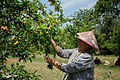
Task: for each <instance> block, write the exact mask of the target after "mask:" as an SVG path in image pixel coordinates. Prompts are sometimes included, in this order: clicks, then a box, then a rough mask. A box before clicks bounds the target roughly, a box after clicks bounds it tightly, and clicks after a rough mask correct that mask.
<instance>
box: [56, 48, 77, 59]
mask: <svg viewBox="0 0 120 80" xmlns="http://www.w3.org/2000/svg"><path fill="white" fill-rule="evenodd" d="M74 50H76V49H62V48H60V51H59V52H58V53H57V55H58V56H60V57H62V58H67V59H69V57H70V56H71V54H72V53H73V51H74Z"/></svg>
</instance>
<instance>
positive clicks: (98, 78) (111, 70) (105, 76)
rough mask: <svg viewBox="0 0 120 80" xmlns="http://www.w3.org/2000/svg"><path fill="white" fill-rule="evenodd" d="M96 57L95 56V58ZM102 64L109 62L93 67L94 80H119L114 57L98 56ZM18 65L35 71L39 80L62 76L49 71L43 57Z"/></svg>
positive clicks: (119, 69)
mask: <svg viewBox="0 0 120 80" xmlns="http://www.w3.org/2000/svg"><path fill="white" fill-rule="evenodd" d="M95 57H96V56H95ZM98 57H99V58H100V59H101V60H102V62H104V61H105V60H107V61H109V62H110V65H108V66H105V65H103V64H101V65H99V66H97V65H96V66H95V80H120V75H119V74H120V67H117V66H114V64H113V63H114V60H115V59H116V58H117V57H116V56H98ZM54 59H55V60H57V61H59V62H64V63H66V62H67V60H66V59H62V58H59V57H56V58H54ZM16 62H18V59H17V58H15V59H13V58H11V59H8V61H7V63H8V64H11V63H16ZM20 64H24V65H25V68H26V69H27V70H28V71H30V72H34V71H35V70H37V75H41V76H40V79H41V80H60V79H61V78H62V76H63V74H64V73H63V72H62V71H60V70H58V69H57V68H55V67H54V69H53V70H50V69H48V68H47V63H46V62H45V60H44V57H43V55H37V56H36V59H33V62H32V63H31V62H30V61H27V62H20Z"/></svg>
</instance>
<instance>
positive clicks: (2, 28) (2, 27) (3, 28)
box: [1, 26, 9, 31]
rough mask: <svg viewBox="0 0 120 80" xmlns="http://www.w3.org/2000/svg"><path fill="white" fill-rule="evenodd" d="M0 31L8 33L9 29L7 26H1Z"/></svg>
mask: <svg viewBox="0 0 120 80" xmlns="http://www.w3.org/2000/svg"><path fill="white" fill-rule="evenodd" d="M1 30H3V31H8V30H9V29H8V27H7V26H5V27H4V26H1Z"/></svg>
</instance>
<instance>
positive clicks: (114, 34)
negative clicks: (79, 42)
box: [95, 0, 120, 54]
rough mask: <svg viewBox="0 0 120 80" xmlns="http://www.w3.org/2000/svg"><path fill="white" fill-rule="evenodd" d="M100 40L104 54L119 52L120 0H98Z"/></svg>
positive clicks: (97, 16) (96, 10)
mask: <svg viewBox="0 0 120 80" xmlns="http://www.w3.org/2000/svg"><path fill="white" fill-rule="evenodd" d="M95 18H96V21H97V23H98V25H99V26H98V27H97V29H98V40H99V44H100V48H101V53H103V54H119V52H118V51H119V46H118V45H120V43H119V35H120V34H119V32H120V31H119V30H120V29H119V25H120V24H119V21H120V1H119V0H98V2H97V4H96V5H95Z"/></svg>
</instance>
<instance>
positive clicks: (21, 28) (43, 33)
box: [0, 0, 64, 66]
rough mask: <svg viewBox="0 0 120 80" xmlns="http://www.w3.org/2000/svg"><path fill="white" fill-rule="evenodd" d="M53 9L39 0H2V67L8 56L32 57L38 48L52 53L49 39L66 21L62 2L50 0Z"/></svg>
mask: <svg viewBox="0 0 120 80" xmlns="http://www.w3.org/2000/svg"><path fill="white" fill-rule="evenodd" d="M48 1H49V2H50V5H51V6H53V7H54V11H52V10H50V11H46V9H47V7H46V5H45V4H42V3H41V2H40V1H39V0H32V1H31V0H2V1H0V9H1V11H0V28H1V29H0V39H1V40H0V58H1V60H0V61H1V62H0V66H2V65H5V61H6V60H7V58H8V57H9V56H12V57H19V58H20V59H19V60H21V59H23V60H25V61H26V59H29V60H30V61H32V60H31V55H32V54H31V52H32V51H34V50H32V49H31V48H34V49H36V50H40V51H45V54H48V53H50V49H49V47H50V45H49V39H50V38H51V37H54V36H55V35H56V34H58V33H59V26H60V25H61V24H62V22H63V21H64V19H63V13H62V12H63V11H62V9H61V6H60V2H59V1H57V0H48Z"/></svg>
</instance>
